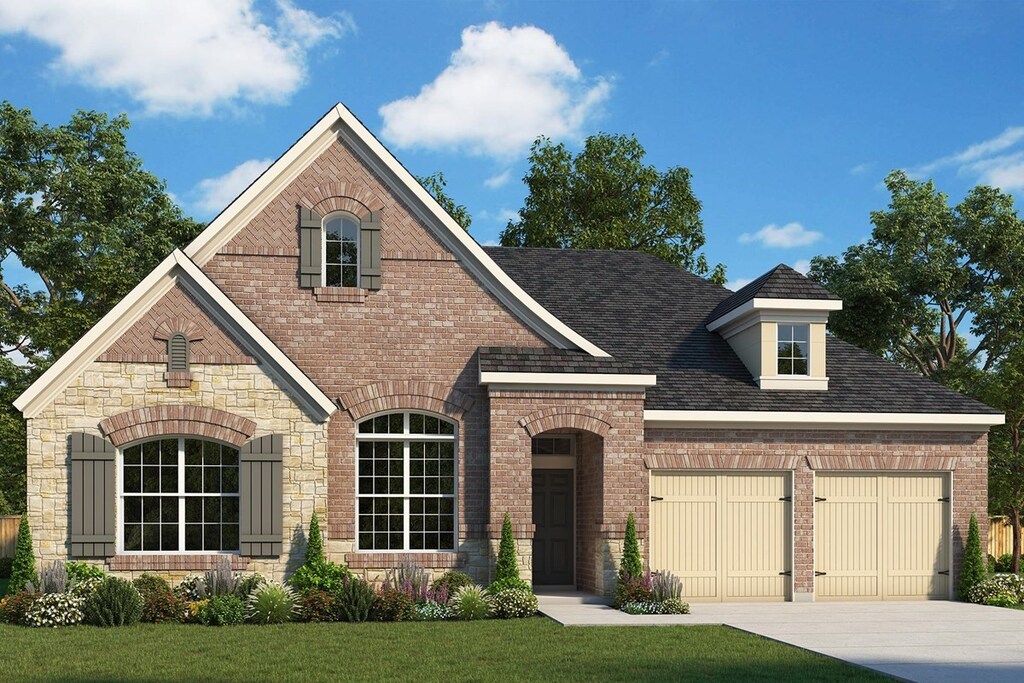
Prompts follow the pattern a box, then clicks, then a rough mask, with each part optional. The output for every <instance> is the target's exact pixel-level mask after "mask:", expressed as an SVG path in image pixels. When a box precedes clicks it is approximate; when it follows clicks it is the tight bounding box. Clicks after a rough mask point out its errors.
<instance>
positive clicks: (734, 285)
mask: <svg viewBox="0 0 1024 683" xmlns="http://www.w3.org/2000/svg"><path fill="white" fill-rule="evenodd" d="M751 282H753V280H752V279H750V278H748V277H738V278H736V279H735V280H729V281H728V282H726V283H725V288H726V289H731V290H732V291H734V292H738V291H739V290H741V289H743V288H744V287H746V286H747V285H749V284H750V283H751Z"/></svg>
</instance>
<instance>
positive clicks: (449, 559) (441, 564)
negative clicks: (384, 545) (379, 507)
mask: <svg viewBox="0 0 1024 683" xmlns="http://www.w3.org/2000/svg"><path fill="white" fill-rule="evenodd" d="M409 562H412V563H414V564H418V565H419V566H421V567H426V568H431V569H452V568H454V567H461V566H462V565H463V564H465V563H466V556H465V554H463V553H459V552H454V551H452V552H443V551H442V552H427V553H422V552H414V551H410V552H375V551H363V552H355V553H347V554H346V555H345V564H346V565H348V566H349V567H350V568H354V569H391V568H392V567H400V566H402V565H403V564H407V563H409Z"/></svg>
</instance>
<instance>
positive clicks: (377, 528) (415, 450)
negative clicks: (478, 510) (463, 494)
mask: <svg viewBox="0 0 1024 683" xmlns="http://www.w3.org/2000/svg"><path fill="white" fill-rule="evenodd" d="M356 441H357V444H356V445H357V449H358V458H357V461H358V462H357V465H356V467H357V470H358V476H357V497H358V508H359V509H358V536H359V538H358V547H359V549H360V550H454V549H455V425H454V424H453V423H452V422H449V421H448V420H445V419H443V418H439V417H435V416H433V415H426V414H423V413H391V414H388V415H379V416H377V417H373V418H370V419H367V420H364V421H362V422H360V423H359V430H358V433H357V435H356Z"/></svg>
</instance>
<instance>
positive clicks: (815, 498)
mask: <svg viewBox="0 0 1024 683" xmlns="http://www.w3.org/2000/svg"><path fill="white" fill-rule="evenodd" d="M826 500H828V498H818V496H815V497H814V502H815V503H824V502H825V501H826Z"/></svg>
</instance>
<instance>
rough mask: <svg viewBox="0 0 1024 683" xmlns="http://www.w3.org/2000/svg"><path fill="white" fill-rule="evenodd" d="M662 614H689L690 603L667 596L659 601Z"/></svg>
mask: <svg viewBox="0 0 1024 683" xmlns="http://www.w3.org/2000/svg"><path fill="white" fill-rule="evenodd" d="M661 613H662V614H689V613H690V603H688V602H683V601H682V600H680V599H679V598H669V599H668V600H663V601H662V603H661Z"/></svg>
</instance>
